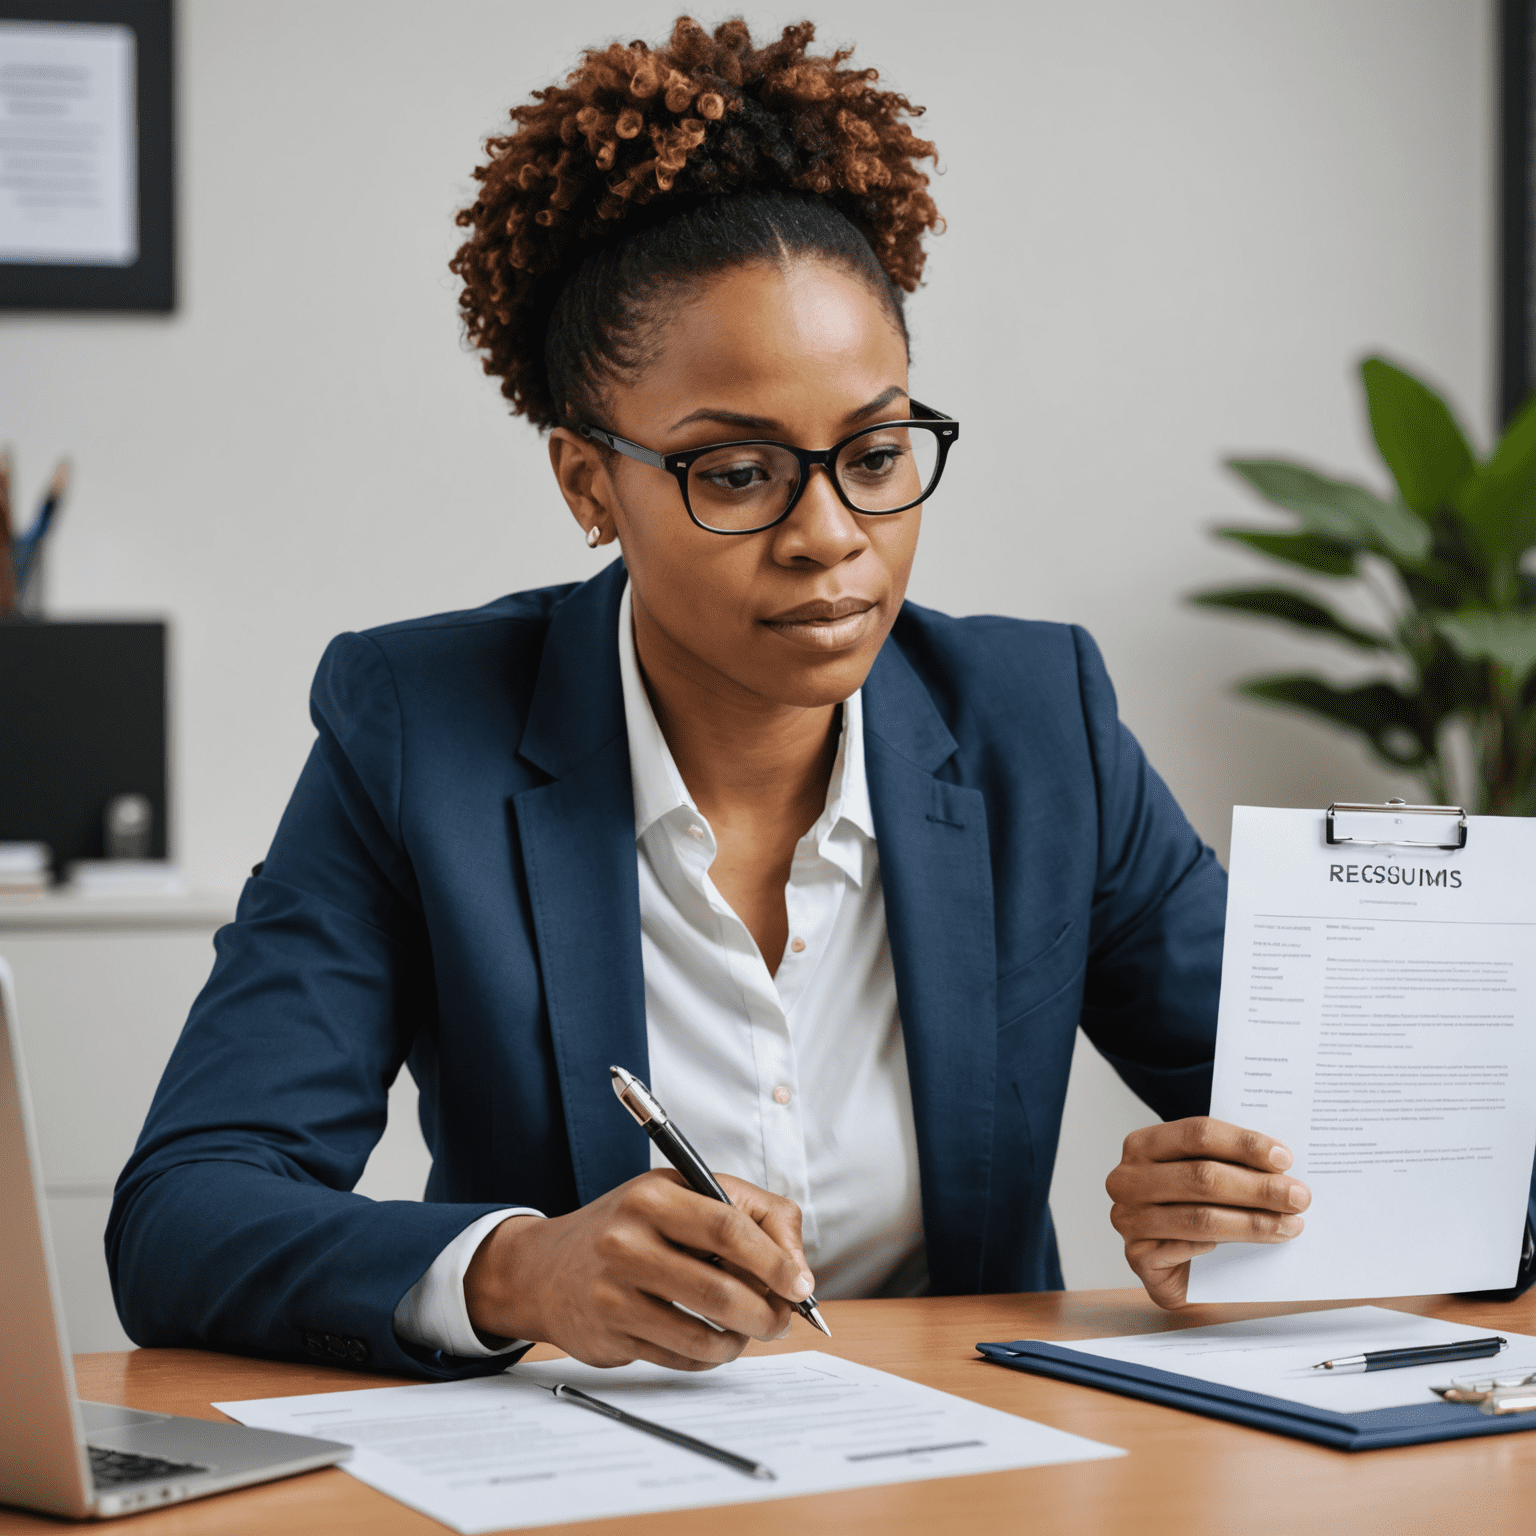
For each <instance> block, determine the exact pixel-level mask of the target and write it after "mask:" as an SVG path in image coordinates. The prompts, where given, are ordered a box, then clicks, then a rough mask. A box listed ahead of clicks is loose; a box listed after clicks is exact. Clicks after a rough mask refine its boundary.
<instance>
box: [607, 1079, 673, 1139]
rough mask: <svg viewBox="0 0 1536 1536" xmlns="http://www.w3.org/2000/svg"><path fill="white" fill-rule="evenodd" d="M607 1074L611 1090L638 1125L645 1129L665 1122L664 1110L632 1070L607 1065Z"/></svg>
mask: <svg viewBox="0 0 1536 1536" xmlns="http://www.w3.org/2000/svg"><path fill="white" fill-rule="evenodd" d="M608 1076H609V1077H610V1079H612V1082H613V1091H614V1092H615V1093H616V1094H617V1095H618V1097H619V1103H621V1104H622V1105H623V1106H624V1108H625V1109H627V1110H628V1111H629V1112H630V1114H631V1115H633V1116H634V1117H635V1123H636V1124H637V1125H638V1126H640V1127H641V1128H642V1129H645V1128H647V1127H649V1126H652V1125H665V1124H666V1123H667V1112H666V1110H664V1109H663V1108H662V1107H661V1105H660V1104H658V1103H657V1102H656V1100H655V1098H654V1097H653V1096H652V1094H651V1090H650V1089H649V1088H647V1087H646V1086H645V1084H644V1083H642V1082H641V1081H640V1079H639V1078H638V1077H636V1076H635V1075H634V1073H633V1072H626V1071H625V1070H624V1068H623V1067H609V1068H608Z"/></svg>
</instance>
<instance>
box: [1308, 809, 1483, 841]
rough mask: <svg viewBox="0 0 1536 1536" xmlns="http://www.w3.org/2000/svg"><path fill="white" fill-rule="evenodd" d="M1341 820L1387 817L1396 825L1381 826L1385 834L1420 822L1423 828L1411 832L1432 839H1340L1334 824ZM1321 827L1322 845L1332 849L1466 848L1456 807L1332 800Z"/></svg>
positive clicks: (1464, 825)
mask: <svg viewBox="0 0 1536 1536" xmlns="http://www.w3.org/2000/svg"><path fill="white" fill-rule="evenodd" d="M1340 816H1365V817H1375V816H1381V817H1388V816H1390V817H1391V818H1392V819H1393V821H1394V822H1395V823H1396V825H1395V826H1394V827H1392V828H1390V829H1389V828H1387V827H1386V826H1385V825H1383V827H1382V830H1383V831H1384V832H1385V831H1388V830H1391V831H1394V832H1399V831H1400V829H1402V828H1403V827H1404V826H1405V824H1406V823H1407V822H1408V821H1409V820H1410V819H1415V820H1416V819H1418V818H1423V819H1424V825H1423V827H1422V828H1417V827H1415V828H1411V829H1410V830H1423V831H1426V832H1433V833H1434V834H1435V836H1433V837H1429V838H1413V837H1404V836H1401V835H1399V836H1395V837H1354V836H1348V835H1343V836H1341V835H1339V822H1338V820H1337V818H1338V817H1340ZM1324 826H1325V828H1326V834H1325V841H1326V842H1327V843H1328V845H1329V846H1330V847H1335V848H1337V847H1343V846H1346V845H1351V846H1353V847H1356V848H1439V849H1443V850H1446V851H1448V852H1449V851H1456V850H1460V849H1462V848H1465V847H1466V846H1467V813H1466V811H1465V809H1463V807H1461V806H1459V805H1409V804H1408V802H1407V801H1406V800H1385V801H1383V802H1382V803H1381V804H1380V805H1376V804H1374V803H1372V802H1360V801H1351V800H1335V801H1334V803H1333V804H1332V805H1330V806H1329V807H1328V814H1327V816H1326V818H1325V821H1324ZM1372 830H1374V829H1372Z"/></svg>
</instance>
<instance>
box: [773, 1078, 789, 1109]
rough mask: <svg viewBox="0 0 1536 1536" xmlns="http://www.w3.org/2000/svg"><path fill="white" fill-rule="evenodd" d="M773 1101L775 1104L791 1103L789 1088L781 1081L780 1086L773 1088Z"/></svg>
mask: <svg viewBox="0 0 1536 1536" xmlns="http://www.w3.org/2000/svg"><path fill="white" fill-rule="evenodd" d="M773 1102H774V1103H775V1104H788V1103H789V1089H788V1088H786V1087H785V1086H784V1085H783V1084H782V1083H780V1084H779V1086H778V1087H777V1088H775V1089H774V1090H773Z"/></svg>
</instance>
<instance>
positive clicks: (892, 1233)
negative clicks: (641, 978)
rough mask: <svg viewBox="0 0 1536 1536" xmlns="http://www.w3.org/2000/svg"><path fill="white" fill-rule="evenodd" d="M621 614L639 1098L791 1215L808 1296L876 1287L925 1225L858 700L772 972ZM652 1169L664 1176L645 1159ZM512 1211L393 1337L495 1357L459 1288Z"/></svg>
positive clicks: (429, 1285) (845, 712) (415, 1291)
mask: <svg viewBox="0 0 1536 1536" xmlns="http://www.w3.org/2000/svg"><path fill="white" fill-rule="evenodd" d="M631 613H632V610H631V603H630V592H629V589H628V588H627V587H626V588H625V592H624V597H623V601H622V603H621V604H620V608H619V634H618V644H619V670H620V675H621V678H622V682H623V689H624V715H625V722H626V727H627V730H628V735H629V762H630V776H631V780H632V782H633V786H634V799H635V844H636V860H637V864H638V872H639V880H640V947H641V956H642V960H643V965H644V973H645V1023H646V1046H647V1050H648V1052H649V1056H650V1064H649V1068H648V1072H649V1082H650V1086H651V1088H652V1090H653V1091H654V1092H655V1094H656V1097H657V1098H658V1099H659V1100H660V1101H661V1103H662V1104H663V1105H665V1106H666V1109H667V1111H668V1113H669V1114H670V1115H671V1116H672V1117H673V1118H674V1119H675V1120H676V1122H677V1124H678V1125H679V1126H681V1127H682V1128H683V1129H684V1131H685V1132H686V1134H687V1136H688V1138H689V1140H690V1141H692V1142H693V1144H694V1145H695V1146H696V1147H697V1148H698V1149H699V1151H700V1153H702V1154H703V1157H704V1159H705V1161H706V1162H707V1163H708V1164H709V1166H710V1167H711V1168H713V1169H714V1170H715V1171H716V1172H719V1173H731V1174H735V1175H736V1176H737V1177H738V1178H742V1179H746V1180H748V1181H749V1182H751V1183H753V1184H756V1185H759V1186H760V1187H761V1188H763V1189H767V1190H771V1191H772V1192H773V1193H775V1194H779V1195H784V1196H786V1197H787V1198H789V1199H791V1200H793V1201H794V1202H795V1203H796V1204H797V1205H798V1206H799V1207H800V1210H801V1214H802V1219H803V1223H804V1226H803V1236H804V1241H805V1255H806V1259H807V1260H808V1261H809V1263H810V1266H811V1269H812V1270H813V1271H814V1273H815V1275H816V1294H817V1297H818V1299H829V1298H837V1297H841V1296H868V1295H872V1294H875V1293H878V1292H880V1291H881V1290H883V1289H884V1288H886V1287H887V1286H888V1285H889V1284H891V1282H892V1280H893V1277H896V1276H898V1274H902V1275H904V1274H905V1273H907V1272H908V1271H909V1270H910V1269H911V1267H912V1263H913V1260H914V1257H915V1256H916V1257H920V1254H921V1248H922V1240H923V1231H922V1210H921V1204H920V1199H919V1191H918V1165H917V1138H916V1134H915V1132H914V1129H913V1122H912V1093H911V1089H910V1087H909V1085H908V1081H907V1063H906V1052H905V1048H904V1046H903V1042H902V1035H901V1019H900V1015H899V1014H898V1011H897V1003H896V978H895V974H894V972H893V970H892V967H891V953H890V944H889V941H888V939H887V937H886V929H885V897H884V893H883V891H882V888H881V884H880V861H879V856H878V850H877V847H876V842H875V828H874V819H873V817H872V815H871V813H870V804H869V787H868V782H867V780H866V778H865V773H864V731H863V701H862V698H861V695H860V694H859V693H855V694H854V695H853V696H852V697H851V698H849V699H848V700H847V701H846V702H845V703H844V704H843V708H842V716H843V720H842V732H841V737H840V740H839V742H838V750H837V758H836V761H835V762H834V764H833V767H832V778H831V782H830V784H829V785H828V788H827V803H826V808H825V809H824V810H823V812H822V814H821V816H820V817H819V818H818V819H817V821H816V824H815V825H814V826H813V827H812V828H811V829H810V831H809V832H807V833H806V834H805V836H804V837H803V838H801V839H800V842H799V844H798V845H797V846H796V848H795V854H794V860H793V862H792V864H791V866H790V875H789V882H788V884H787V885H786V886H785V889H784V899H785V906H786V909H787V912H788V917H789V942H788V944H787V946H786V947H785V950H784V953H783V955H782V956H780V957H778V965H777V968H776V970H774V971H772V972H770V970H769V967H768V965H767V963H765V960H764V957H763V956H762V955H761V954H760V953H759V951H758V948H757V944H756V942H755V941H754V940H753V938H752V935H751V934H750V933H749V932H748V930H747V927H746V925H745V924H744V923H743V922H742V921H741V919H740V918H739V917H737V915H736V914H735V912H733V911H732V910H731V907H730V905H729V904H728V903H727V902H726V901H725V900H724V898H723V897H722V896H721V895H720V893H719V892H718V891H717V890H716V889H715V885H714V882H713V881H712V880H711V879H710V878H709V868H710V865H711V864H712V863H713V862H714V858H715V851H716V845H715V838H714V833H713V831H712V830H711V828H710V825H709V822H708V820H707V819H706V818H705V817H704V816H703V814H702V813H701V812H700V811H699V809H698V807H697V806H696V805H695V804H694V802H693V797H692V796H691V795H690V794H689V793H688V788H687V786H686V785H685V784H684V783H683V780H682V776H681V774H679V773H678V771H677V765H676V763H675V762H674V761H673V758H672V753H671V750H670V749H669V748H668V746H667V743H666V739H665V737H663V735H662V733H661V727H660V726H659V725H658V724H657V723H656V716H655V713H654V712H653V711H652V709H651V704H650V699H649V698H648V696H647V694H646V691H645V683H644V681H643V679H642V677H641V673H640V666H639V662H638V660H637V658H636V656H635V643H634V630H633V624H632V617H631ZM651 1161H652V1165H653V1166H657V1167H664V1166H666V1165H665V1161H664V1159H663V1158H662V1157H661V1154H660V1153H659V1152H657V1151H656V1150H655V1149H654V1148H653V1149H652V1157H651ZM512 1214H517V1210H515V1209H510V1208H509V1209H508V1210H505V1211H496V1212H492V1213H491V1214H490V1215H488V1216H485V1217H483V1218H481V1220H480V1221H477V1222H475V1223H474V1224H473V1225H472V1226H470V1227H468V1228H466V1229H465V1231H464V1232H462V1233H460V1234H459V1236H458V1237H457V1238H456V1239H455V1240H454V1241H453V1242H452V1243H450V1244H449V1245H448V1247H447V1248H445V1249H444V1250H443V1252H442V1253H441V1254H440V1255H439V1256H438V1258H437V1260H436V1261H435V1262H434V1263H433V1265H432V1267H431V1269H429V1270H428V1271H427V1273H426V1275H424V1276H423V1277H422V1279H421V1280H420V1281H419V1282H418V1283H417V1284H416V1285H415V1286H414V1287H413V1288H412V1290H411V1291H410V1292H409V1293H408V1294H407V1295H406V1297H405V1298H404V1300H403V1301H402V1302H401V1303H400V1306H399V1307H398V1308H397V1309H396V1312H395V1328H396V1331H397V1332H398V1333H399V1334H400V1335H401V1337H402V1338H405V1339H408V1340H411V1341H412V1342H415V1343H419V1344H423V1345H426V1346H428V1347H429V1348H436V1349H442V1350H446V1351H447V1352H448V1353H450V1354H456V1355H466V1356H475V1355H484V1354H488V1353H493V1352H499V1351H492V1350H488V1349H487V1348H486V1347H485V1346H484V1345H483V1344H482V1343H481V1342H480V1340H479V1339H478V1337H477V1336H476V1335H475V1333H474V1330H473V1328H472V1327H471V1326H470V1324H469V1318H468V1314H467V1312H466V1310H465V1306H464V1292H463V1277H464V1270H465V1269H466V1268H467V1267H468V1264H469V1261H470V1259H471V1258H472V1257H473V1255H474V1252H475V1249H476V1248H478V1247H479V1245H480V1243H481V1241H482V1240H483V1239H484V1238H485V1237H486V1236H487V1235H488V1234H489V1233H490V1232H491V1230H493V1229H494V1228H495V1227H496V1226H497V1225H498V1224H499V1223H500V1222H501V1221H503V1220H504V1219H505V1218H506V1217H507V1216H508V1215H512ZM528 1214H536V1213H533V1212H529V1213H528ZM506 1347H508V1348H512V1347H515V1346H506Z"/></svg>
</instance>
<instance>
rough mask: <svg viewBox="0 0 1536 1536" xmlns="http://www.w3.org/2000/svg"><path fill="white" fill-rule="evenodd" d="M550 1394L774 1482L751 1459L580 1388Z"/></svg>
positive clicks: (564, 1385)
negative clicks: (620, 1406)
mask: <svg viewBox="0 0 1536 1536" xmlns="http://www.w3.org/2000/svg"><path fill="white" fill-rule="evenodd" d="M551 1390H552V1391H553V1392H554V1394H555V1396H556V1397H558V1398H559V1399H560V1401H561V1402H563V1403H575V1404H576V1406H577V1407H578V1408H586V1409H587V1410H589V1411H590V1412H592V1413H600V1414H602V1415H603V1417H604V1418H605V1419H612V1420H614V1422H615V1423H618V1424H626V1425H628V1426H629V1428H630V1429H638V1430H639V1431H640V1432H641V1433H642V1434H646V1435H655V1437H656V1438H657V1439H658V1440H666V1441H668V1442H669V1443H671V1444H672V1445H680V1446H681V1447H682V1448H683V1449H684V1450H685V1451H693V1452H695V1453H696V1454H697V1455H699V1456H708V1457H710V1458H711V1459H712V1460H714V1461H723V1462H724V1463H725V1465H726V1466H728V1467H734V1468H735V1469H736V1470H737V1471H738V1472H745V1473H746V1474H747V1476H748V1477H755V1478H759V1479H761V1480H762V1481H764V1482H774V1481H777V1476H776V1474H775V1473H773V1472H770V1471H769V1470H768V1468H767V1467H765V1466H764V1465H763V1464H762V1462H760V1461H753V1460H752V1458H751V1457H750V1456H738V1455H737V1454H736V1452H735V1451H727V1450H722V1449H721V1448H720V1447H719V1446H718V1445H711V1444H710V1443H709V1441H707V1440H699V1439H696V1438H695V1437H694V1436H693V1435H685V1434H684V1433H683V1432H682V1430H680V1429H668V1428H667V1426H666V1425H665V1424H655V1423H653V1422H652V1421H651V1420H650V1419H642V1418H641V1417H640V1416H639V1414H635V1413H626V1412H625V1411H624V1410H623V1409H622V1408H615V1407H614V1406H613V1404H612V1403H605V1402H604V1401H603V1400H602V1398H600V1397H593V1396H592V1395H591V1394H590V1393H588V1392H583V1391H582V1390H581V1388H580V1387H573V1386H570V1385H568V1384H567V1383H566V1382H563V1381H561V1382H557V1383H556V1384H555V1386H554V1387H553V1388H551Z"/></svg>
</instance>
